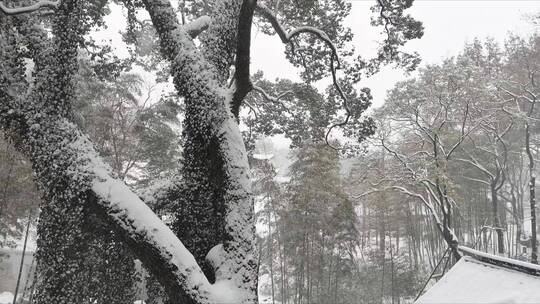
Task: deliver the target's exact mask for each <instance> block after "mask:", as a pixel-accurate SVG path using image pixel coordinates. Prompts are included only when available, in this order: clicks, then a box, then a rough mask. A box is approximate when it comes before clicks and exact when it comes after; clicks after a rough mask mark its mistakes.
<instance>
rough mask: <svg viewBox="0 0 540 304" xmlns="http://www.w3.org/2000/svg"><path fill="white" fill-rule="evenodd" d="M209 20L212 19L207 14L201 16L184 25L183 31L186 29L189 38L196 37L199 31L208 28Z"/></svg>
mask: <svg viewBox="0 0 540 304" xmlns="http://www.w3.org/2000/svg"><path fill="white" fill-rule="evenodd" d="M210 22H212V19H211V18H210V17H209V16H201V17H199V18H197V19H195V20H193V21H191V22H190V23H188V24H186V25H184V31H186V32H187V33H188V35H189V36H190V37H191V38H196V37H197V36H199V34H200V33H202V32H204V31H205V30H206V29H208V27H209V26H210Z"/></svg>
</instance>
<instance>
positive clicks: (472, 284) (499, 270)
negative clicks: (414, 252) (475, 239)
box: [415, 247, 540, 304]
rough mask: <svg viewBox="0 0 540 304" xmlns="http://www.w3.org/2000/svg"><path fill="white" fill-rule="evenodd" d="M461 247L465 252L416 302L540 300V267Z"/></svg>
mask: <svg viewBox="0 0 540 304" xmlns="http://www.w3.org/2000/svg"><path fill="white" fill-rule="evenodd" d="M460 250H461V252H463V253H464V254H465V255H464V256H463V257H462V258H461V259H460V260H459V262H457V263H456V264H455V265H454V267H452V269H450V271H448V273H447V274H446V275H444V276H443V277H442V278H441V279H440V280H439V281H438V282H437V283H436V284H435V285H433V286H432V287H431V288H430V289H429V290H428V291H427V292H426V293H425V294H423V295H422V296H421V297H420V298H419V299H418V300H417V301H416V302H415V304H443V303H444V304H448V303H455V304H459V303H463V304H465V303H467V304H474V303H479V304H480V303H481V304H491V303H500V304H503V303H504V304H509V303H519V304H533V303H534V304H538V303H540V266H538V265H534V264H531V263H526V262H521V261H516V260H512V259H508V258H502V257H499V256H495V255H491V254H487V253H483V252H479V251H476V250H473V249H470V248H466V247H460Z"/></svg>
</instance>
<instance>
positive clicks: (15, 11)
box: [0, 0, 60, 15]
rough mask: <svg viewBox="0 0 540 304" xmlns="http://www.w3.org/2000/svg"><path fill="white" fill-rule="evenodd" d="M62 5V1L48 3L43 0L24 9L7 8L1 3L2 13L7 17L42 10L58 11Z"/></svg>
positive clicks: (0, 9)
mask: <svg viewBox="0 0 540 304" xmlns="http://www.w3.org/2000/svg"><path fill="white" fill-rule="evenodd" d="M59 5H60V0H57V1H47V0H42V1H39V2H36V3H34V4H32V5H28V6H22V7H13V8H12V7H7V6H6V5H5V4H4V3H3V2H0V11H2V12H3V13H4V14H6V15H19V14H25V13H31V12H34V11H37V10H39V9H42V8H47V7H48V8H53V9H56V8H58V6H59Z"/></svg>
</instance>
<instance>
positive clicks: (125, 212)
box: [71, 127, 242, 303]
mask: <svg viewBox="0 0 540 304" xmlns="http://www.w3.org/2000/svg"><path fill="white" fill-rule="evenodd" d="M73 128H75V127H73ZM71 148H72V149H73V151H75V152H76V155H78V157H79V158H80V161H81V162H82V163H86V166H85V167H86V168H85V169H84V170H85V171H86V172H87V174H89V176H91V177H92V182H91V190H92V191H93V193H94V194H95V195H96V198H97V199H96V200H95V204H96V206H97V209H98V214H100V213H101V214H104V215H105V216H107V217H108V218H109V219H110V220H111V221H112V222H113V223H114V224H115V225H117V226H119V227H120V228H121V229H117V230H119V231H120V233H121V235H122V234H123V235H124V238H126V239H127V242H128V243H129V244H131V245H132V246H134V247H135V248H136V249H135V250H136V251H137V250H138V251H139V252H142V253H143V254H142V255H139V256H142V257H143V258H142V260H143V262H146V263H145V265H147V266H149V267H150V268H152V267H154V268H156V267H158V268H164V269H158V270H159V271H160V274H161V275H163V276H171V275H174V276H175V280H173V281H176V282H177V283H178V284H179V286H178V287H179V288H178V290H179V291H180V290H181V291H183V292H184V293H185V294H186V295H188V296H189V297H190V298H191V299H193V300H196V301H197V303H215V302H218V301H238V299H239V297H238V296H239V294H240V293H242V291H241V290H237V287H235V286H234V284H232V282H231V284H228V283H227V282H218V283H216V284H210V283H209V281H208V279H207V278H206V276H205V275H204V273H203V272H202V270H201V268H200V267H199V265H198V264H197V262H196V260H195V258H194V257H193V255H192V254H191V253H190V252H189V251H188V250H187V249H186V247H185V246H184V245H183V244H182V242H181V241H180V240H179V239H178V238H177V237H176V235H175V234H174V232H172V231H171V230H170V228H169V227H168V226H167V225H166V224H165V223H164V222H163V221H162V220H161V219H160V218H159V217H158V216H157V215H156V214H155V213H153V212H152V210H151V209H150V208H149V207H148V206H147V205H146V204H145V203H144V202H143V201H142V200H141V199H140V198H139V197H138V196H137V195H136V194H135V193H134V192H132V191H131V190H130V189H129V188H128V186H127V185H126V184H125V183H124V182H122V181H120V180H118V179H115V178H113V177H112V176H111V173H110V172H111V169H110V168H109V166H108V165H106V164H105V163H104V162H103V161H102V160H101V158H100V157H99V156H98V154H97V152H96V151H95V150H94V148H93V146H92V144H91V142H90V141H89V140H88V139H87V138H86V137H85V136H83V135H82V134H81V135H79V136H78V139H77V140H76V141H75V142H73V143H72V144H71ZM144 253H147V254H146V255H145V254H144ZM156 254H157V255H156ZM145 256H149V257H152V259H158V260H160V263H156V261H153V262H148V261H144V257H145ZM162 265H164V266H162ZM164 270H168V271H164ZM225 290H228V292H227V293H226V292H224V291H225ZM227 294H228V295H227Z"/></svg>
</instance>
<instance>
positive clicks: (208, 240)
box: [144, 0, 257, 294]
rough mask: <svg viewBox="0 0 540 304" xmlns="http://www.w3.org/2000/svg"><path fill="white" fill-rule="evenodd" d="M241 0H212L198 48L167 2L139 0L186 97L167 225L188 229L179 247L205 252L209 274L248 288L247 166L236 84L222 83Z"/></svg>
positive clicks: (250, 218) (251, 264)
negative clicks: (171, 219)
mask: <svg viewBox="0 0 540 304" xmlns="http://www.w3.org/2000/svg"><path fill="white" fill-rule="evenodd" d="M249 2H251V1H246V3H242V1H238V0H233V1H231V0H228V1H217V2H216V3H215V7H214V11H213V12H212V15H211V18H212V23H211V24H210V26H209V28H208V30H207V32H205V33H203V34H202V35H204V36H203V38H202V42H203V48H202V51H199V49H197V48H196V47H195V44H194V42H193V40H192V38H191V37H190V35H188V33H187V32H186V31H185V30H184V28H182V27H181V26H180V24H179V23H178V21H177V18H176V15H175V14H174V11H173V10H172V8H171V6H170V3H169V2H168V1H144V3H145V6H146V9H147V10H148V12H149V13H150V16H151V19H152V22H153V24H154V27H155V28H156V31H157V32H158V35H159V37H160V43H161V46H162V53H163V55H164V57H165V58H167V59H168V60H169V61H170V62H171V65H172V67H171V71H172V73H171V74H172V76H173V81H174V84H175V87H176V89H177V91H178V93H179V94H180V95H181V96H183V97H184V102H185V104H186V114H185V115H186V116H185V124H184V127H185V128H184V129H185V131H184V132H185V133H184V135H185V142H186V144H185V147H184V153H185V162H184V166H183V172H182V174H183V185H182V188H181V190H180V193H178V194H177V195H176V196H177V199H178V200H180V201H181V203H180V207H179V210H178V211H177V214H176V215H177V224H176V225H175V226H176V227H175V228H176V230H177V233H178V235H179V236H180V237H181V236H182V235H187V236H188V239H190V241H189V242H188V243H187V247H188V249H190V250H191V251H192V252H193V253H194V255H195V258H196V259H197V261H198V262H199V263H200V264H202V265H205V264H204V261H205V257H207V255H208V254H209V253H210V254H209V256H208V257H207V259H206V260H207V262H208V266H212V267H213V268H214V269H208V268H209V267H208V266H206V267H204V266H203V270H205V274H206V275H207V276H208V278H209V279H210V281H213V280H214V276H215V279H217V280H220V279H223V278H225V277H227V279H230V278H232V277H230V276H231V274H232V273H236V275H240V273H241V276H240V277H238V278H241V279H242V280H246V282H247V285H251V286H249V288H250V289H251V290H252V292H253V294H255V293H256V282H257V274H256V269H257V266H256V260H255V258H254V255H253V252H252V251H253V249H254V214H253V201H252V197H251V190H250V182H249V177H248V172H249V166H248V162H247V154H246V151H245V146H244V143H243V139H242V137H241V134H240V131H239V128H238V122H237V120H236V113H233V109H234V105H233V97H234V94H235V92H236V86H235V85H233V86H232V88H229V85H228V84H227V80H228V78H229V69H230V67H231V65H232V64H233V62H232V60H233V58H234V57H233V56H232V54H234V53H235V51H236V49H235V47H236V46H237V41H236V39H239V38H238V37H237V36H238V35H237V33H238V23H239V18H240V15H241V14H240V13H241V10H242V8H243V7H242V6H243V5H244V9H245V6H246V5H253V4H249ZM251 14H252V12H251ZM237 60H238V59H237ZM190 236H191V238H190ZM214 272H215V273H214ZM233 276H235V275H233ZM239 283H240V281H239ZM244 285H246V284H244Z"/></svg>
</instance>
